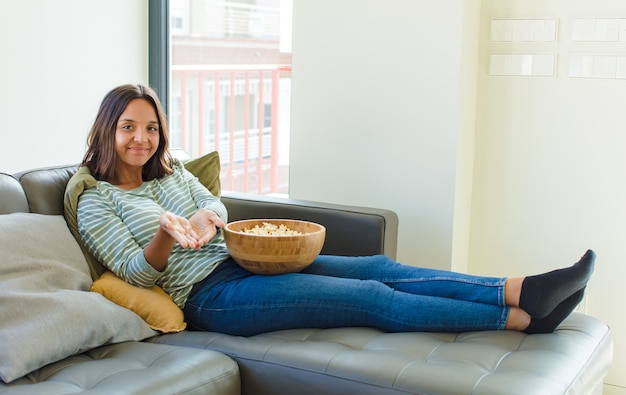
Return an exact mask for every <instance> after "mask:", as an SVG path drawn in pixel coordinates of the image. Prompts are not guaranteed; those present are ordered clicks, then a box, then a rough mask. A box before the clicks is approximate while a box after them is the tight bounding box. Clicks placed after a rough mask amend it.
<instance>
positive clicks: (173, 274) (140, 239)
mask: <svg viewBox="0 0 626 395" xmlns="http://www.w3.org/2000/svg"><path fill="white" fill-rule="evenodd" d="M173 169H174V173H173V174H170V175H167V176H165V177H163V178H160V179H155V180H152V181H146V182H144V183H143V184H142V185H141V186H139V187H137V188H135V189H132V190H124V189H121V188H118V187H116V186H114V185H111V184H109V183H108V182H105V181H98V184H97V186H96V187H94V188H90V189H87V190H85V191H84V192H83V193H82V194H81V196H80V198H79V201H78V231H79V233H80V236H81V238H82V240H83V243H84V244H85V246H86V247H87V248H88V249H89V251H90V252H91V253H92V254H93V255H94V257H96V259H98V260H99V261H100V262H101V263H102V264H103V265H104V266H106V267H107V268H109V269H110V270H111V271H112V272H113V273H115V274H116V275H117V276H118V277H120V278H121V279H123V280H125V281H126V282H128V283H130V284H133V285H136V286H139V287H143V288H148V287H151V286H152V285H154V284H157V285H159V286H160V287H161V288H163V290H164V291H165V292H167V293H168V294H169V295H170V296H171V297H172V299H173V300H174V302H175V303H176V304H177V305H178V306H180V307H181V308H182V307H183V306H184V305H185V302H186V301H187V297H188V296H189V293H190V292H191V288H192V287H193V285H194V284H196V283H197V282H199V281H201V280H202V279H204V278H205V277H206V276H207V275H208V274H209V273H211V272H212V271H213V270H214V269H215V268H216V267H217V266H218V265H219V264H220V263H221V262H223V261H224V260H226V259H227V258H228V257H229V254H228V250H227V249H226V245H225V243H224V238H223V236H222V233H221V232H218V234H217V235H216V236H215V237H214V238H213V240H211V241H210V242H209V243H207V244H205V245H204V246H202V248H201V249H199V250H195V249H183V248H182V247H181V246H180V245H179V244H178V243H176V244H175V245H174V248H173V249H172V252H171V254H170V256H169V259H168V262H167V266H166V267H165V269H164V270H163V271H162V272H159V271H157V270H156V269H154V268H153V267H152V266H150V264H149V263H148V262H147V261H146V259H145V257H144V255H143V249H144V248H145V247H146V246H147V245H148V243H150V241H151V240H152V238H153V237H154V235H155V233H156V231H157V229H158V228H159V217H160V215H161V213H162V212H163V211H171V212H173V213H174V214H176V215H179V216H181V217H184V218H190V217H191V216H192V215H193V214H194V213H195V212H196V211H197V210H198V209H199V208H205V209H207V210H211V211H214V212H215V213H216V214H217V215H219V216H220V218H221V219H222V221H224V223H226V221H227V212H226V208H225V207H224V205H223V204H222V202H221V201H220V200H219V199H218V198H217V197H215V196H213V195H212V194H211V193H210V192H209V191H208V189H206V188H205V187H204V186H203V185H202V184H201V183H200V182H199V181H198V179H197V178H196V177H195V176H194V175H193V174H191V173H190V172H189V171H187V170H185V168H184V167H183V164H182V163H181V162H180V161H175V163H174V164H173Z"/></svg>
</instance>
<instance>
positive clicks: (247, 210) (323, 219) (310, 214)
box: [222, 192, 398, 259]
mask: <svg viewBox="0 0 626 395" xmlns="http://www.w3.org/2000/svg"><path fill="white" fill-rule="evenodd" d="M222 202H223V203H224V205H226V208H227V209H228V220H229V221H236V220H240V219H253V218H284V219H299V220H303V221H311V222H317V223H319V224H322V225H324V226H325V227H326V241H325V243H324V247H323V248H322V254H329V255H353V256H356V255H375V254H384V255H387V256H388V257H390V258H392V259H395V258H396V248H397V242H398V240H397V237H398V216H397V215H396V213H395V212H393V211H391V210H386V209H378V208H371V207H359V206H347V205H339V204H329V203H319V202H312V201H305V200H295V199H288V198H278V197H270V196H261V195H252V194H244V193H236V192H224V193H223V194H222Z"/></svg>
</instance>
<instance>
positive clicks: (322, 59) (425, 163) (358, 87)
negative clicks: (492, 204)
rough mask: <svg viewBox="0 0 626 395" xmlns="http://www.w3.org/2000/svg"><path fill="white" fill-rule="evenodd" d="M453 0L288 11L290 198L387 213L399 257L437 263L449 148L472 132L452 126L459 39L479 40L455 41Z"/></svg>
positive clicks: (449, 211)
mask: <svg viewBox="0 0 626 395" xmlns="http://www.w3.org/2000/svg"><path fill="white" fill-rule="evenodd" d="M463 3H464V2H463V1H462V0H445V1H438V2H433V1H424V0H421V1H415V0H389V1H379V0H342V1H335V0H319V1H304V0H301V1H299V0H296V1H295V2H294V6H293V9H294V19H293V55H292V62H293V72H292V115H291V116H292V123H291V160H290V180H289V185H290V196H292V197H295V198H306V199H313V200H320V201H329V202H337V203H345V204H355V205H367V206H375V207H385V208H390V209H393V210H395V211H396V212H397V213H398V215H399V217H400V235H399V250H398V258H399V259H400V260H403V261H410V262H412V263H415V264H422V265H430V266H435V267H441V268H450V263H451V260H452V251H453V249H452V243H453V222H454V208H455V186H456V183H457V177H456V172H457V145H458V143H459V141H460V138H462V136H463V133H473V127H471V126H470V127H467V128H466V125H464V126H463V127H462V126H461V123H460V120H461V119H463V120H466V119H467V112H466V111H465V110H464V108H463V105H466V104H465V102H466V101H467V100H466V98H465V97H464V96H463V92H461V86H464V82H463V81H461V75H462V67H461V66H460V65H461V60H462V59H465V54H464V52H463V48H464V39H465V40H469V42H470V44H468V45H469V46H470V47H472V46H476V45H477V40H478V36H477V33H475V34H470V35H469V37H464V34H463V33H465V32H466V26H465V25H464V20H463V18H464V17H465V14H466V11H465V9H464V7H463ZM472 3H473V4H474V6H473V8H474V9H478V8H477V7H478V5H479V2H478V1H473V2H472ZM473 53H474V56H476V50H474V51H473ZM475 64H476V61H473V62H470V63H469V70H475ZM471 81H472V84H475V73H474V74H473V75H472V79H471ZM472 84H470V85H472ZM471 104H473V100H472V103H471ZM471 109H472V112H473V111H474V106H473V105H472V106H471ZM472 117H473V115H472V116H471V117H470V118H472ZM468 231H469V228H468ZM465 255H466V254H465Z"/></svg>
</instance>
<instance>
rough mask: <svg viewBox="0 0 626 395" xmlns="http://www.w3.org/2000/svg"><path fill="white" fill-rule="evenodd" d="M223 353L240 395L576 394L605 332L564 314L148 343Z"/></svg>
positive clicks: (595, 372) (587, 385)
mask: <svg viewBox="0 0 626 395" xmlns="http://www.w3.org/2000/svg"><path fill="white" fill-rule="evenodd" d="M152 341H154V342H158V343H165V344H172V345H177V346H185V347H194V348H203V349H211V350H215V351H219V352H222V353H225V354H227V355H229V356H230V357H232V358H233V359H234V360H236V361H237V363H238V364H239V369H240V375H241V380H242V394H250V395H252V394H254V395H270V394H271V395H280V394H285V395H289V394H298V395H317V394H325V395H329V394H336V395H340V394H359V395H363V394H372V395H374V394H375V395H381V394H394V395H395V394H429V395H443V394H481V395H502V394H519V395H528V394H533V395H537V394H550V395H554V394H568V395H574V394H581V395H589V394H593V393H598V391H599V390H601V386H602V380H603V378H604V376H605V375H606V372H607V371H608V369H609V366H610V364H611V361H612V348H613V343H612V342H613V341H612V337H611V331H610V329H609V328H608V326H606V325H605V324H604V323H602V322H600V321H599V320H597V319H595V318H593V317H590V316H586V315H582V314H576V313H575V314H572V315H571V316H570V317H568V318H567V319H566V320H565V321H564V322H563V323H562V324H561V326H560V327H559V328H558V329H557V331H556V332H555V333H551V334H536V335H527V334H524V333H521V332H515V331H485V332H468V333H426V332H424V333H384V332H381V331H378V330H376V329H371V328H340V329H301V330H288V331H279V332H273V333H267V334H262V335H258V336H253V337H248V338H245V337H235V336H228V335H224V334H219V333H212V332H208V333H207V332H191V331H186V332H182V333H178V334H173V335H164V336H159V337H156V338H154V339H152Z"/></svg>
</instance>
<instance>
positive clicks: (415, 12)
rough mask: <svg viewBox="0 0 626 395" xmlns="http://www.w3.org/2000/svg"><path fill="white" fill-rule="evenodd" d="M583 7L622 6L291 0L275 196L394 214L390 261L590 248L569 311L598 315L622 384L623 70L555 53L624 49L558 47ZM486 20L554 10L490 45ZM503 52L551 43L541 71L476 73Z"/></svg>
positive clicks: (550, 258)
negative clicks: (286, 158)
mask: <svg viewBox="0 0 626 395" xmlns="http://www.w3.org/2000/svg"><path fill="white" fill-rule="evenodd" d="M481 3H482V5H481ZM481 6H482V8H481ZM585 16H589V17H611V16H612V17H619V18H626V2H623V1H622V0H599V1H594V2H589V1H582V0H578V1H571V0H550V1H546V0H507V1H502V0H482V2H481V1H479V0H475V1H473V0H442V1H438V2H433V1H427V0H390V1H385V2H383V1H377V0H362V1H359V0H340V1H337V0H318V1H306V0H295V2H294V22H293V24H294V26H293V27H294V37H293V79H292V84H293V91H292V123H291V165H290V194H291V196H293V197H296V198H305V199H314V200H322V201H330V202H339V203H346V204H357V205H359V204H360V205H367V206H377V207H385V208H390V209H393V210H395V211H396V212H397V213H398V215H399V218H400V235H399V246H398V258H399V259H400V260H401V261H404V262H406V263H413V264H418V265H424V266H431V267H439V268H450V269H454V270H465V269H467V270H468V271H469V272H472V273H476V274H487V275H490V274H492V275H510V276H514V275H524V274H530V273H535V272H541V271H546V270H551V269H553V268H556V267H560V266H564V265H569V264H571V263H573V262H574V261H575V260H577V259H578V257H579V256H580V255H582V253H584V251H585V249H586V248H593V249H594V250H596V252H597V254H598V266H597V269H596V273H595V274H594V277H593V279H592V282H591V284H590V286H589V289H588V292H587V301H586V305H585V309H586V312H587V313H588V314H590V315H593V316H596V317H598V318H600V319H602V320H603V321H605V322H607V323H608V324H609V325H611V328H612V331H613V333H614V336H615V357H614V367H613V369H612V371H611V373H610V375H609V377H608V378H607V383H609V384H611V387H610V388H611V389H614V390H615V389H617V391H619V392H620V393H623V392H624V391H623V390H624V387H626V378H625V377H624V376H623V375H620V374H619V372H623V371H626V322H625V319H624V317H623V314H621V313H620V312H621V310H622V309H621V307H619V301H621V300H622V299H624V297H626V287H623V286H622V285H621V281H622V279H623V278H624V277H625V275H626V269H625V268H624V265H623V261H624V257H626V243H624V241H623V238H624V237H625V236H626V204H625V203H624V202H626V182H624V169H626V155H624V152H626V133H624V130H623V129H624V126H623V125H625V124H626V122H624V121H625V119H624V118H625V117H626V111H624V110H623V106H624V99H623V98H624V93H623V92H625V91H626V86H625V85H626V81H618V80H610V81H609V80H605V81H602V80H572V79H570V78H568V73H567V70H568V63H567V57H568V55H569V53H575V52H581V51H582V52H585V51H592V52H593V51H598V52H603V53H620V54H621V55H622V56H623V54H624V52H625V49H626V47H625V44H624V43H620V44H615V43H613V44H600V45H598V44H595V45H591V44H576V45H574V44H572V43H571V42H570V39H569V30H568V29H569V26H570V25H569V23H570V21H571V18H572V17H585ZM492 17H500V18H550V17H553V18H558V19H559V41H558V42H557V43H552V44H537V45H535V44H533V45H531V44H514V45H512V46H506V45H503V44H494V43H490V42H489V36H488V31H489V23H490V18H492ZM476 23H479V25H478V26H477V27H476V26H475V24H476ZM475 30H478V32H476V33H473V32H474V31H475ZM477 36H478V37H477ZM503 50H504V51H509V50H511V51H519V52H523V51H529V50H532V51H539V52H555V53H557V56H558V60H557V74H556V76H555V77H553V78H528V77H526V78H523V77H489V76H488V75H487V72H488V55H489V53H491V52H494V51H495V52H497V51H503ZM472 51H475V52H473V53H474V56H472ZM476 92H477V94H475V95H474V93H476ZM472 95H474V98H473V99H472ZM474 121H475V122H474ZM474 127H475V128H474ZM619 388H621V390H619Z"/></svg>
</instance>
